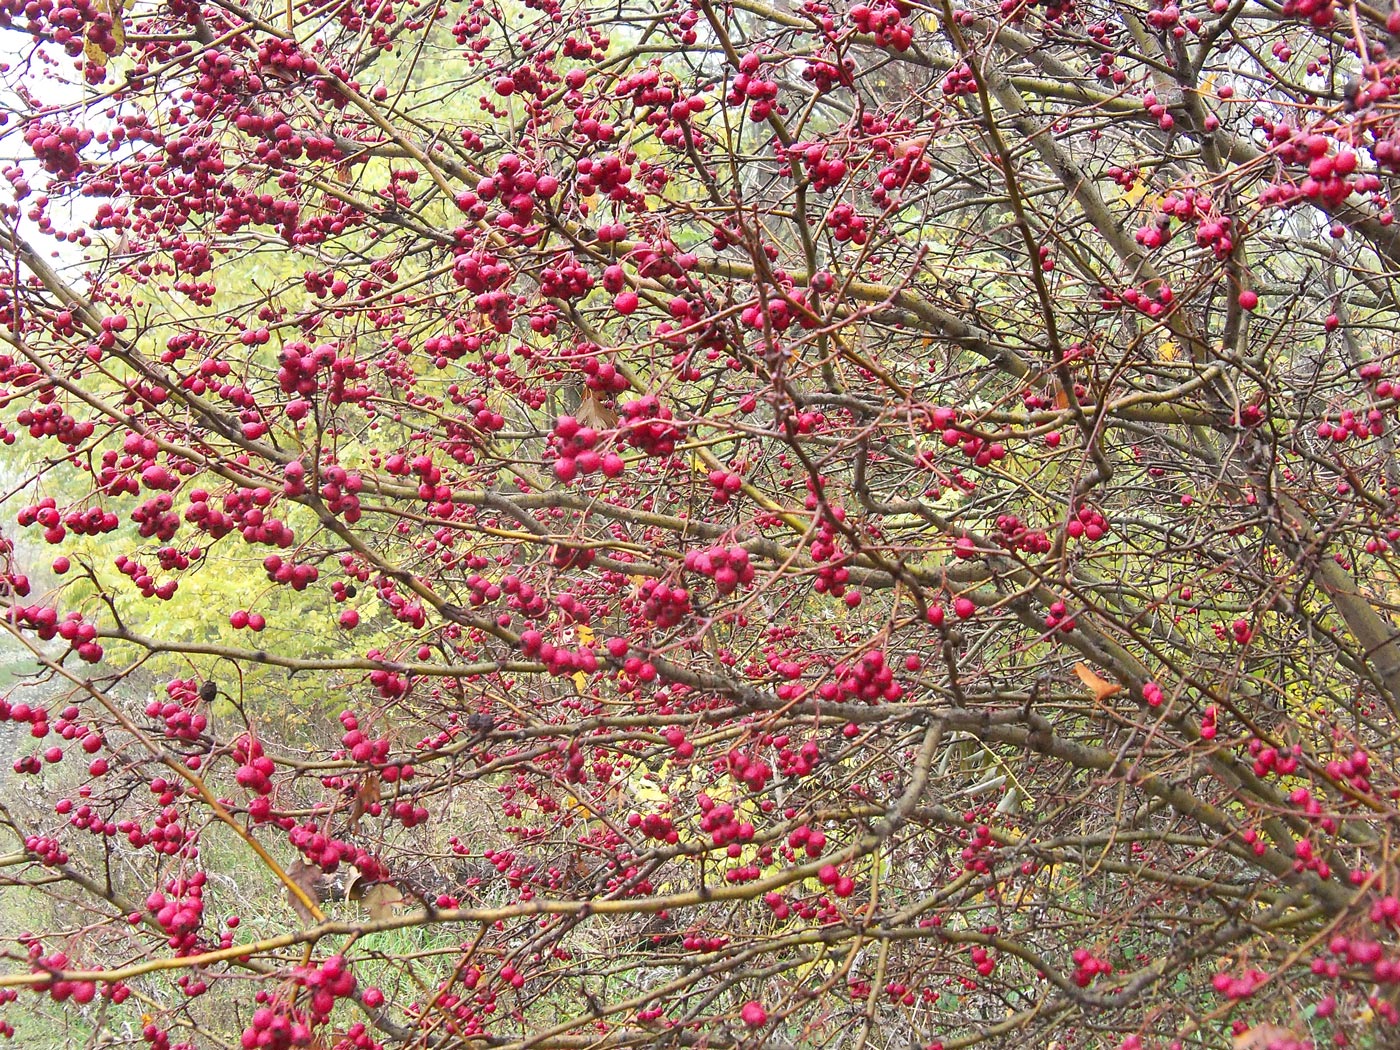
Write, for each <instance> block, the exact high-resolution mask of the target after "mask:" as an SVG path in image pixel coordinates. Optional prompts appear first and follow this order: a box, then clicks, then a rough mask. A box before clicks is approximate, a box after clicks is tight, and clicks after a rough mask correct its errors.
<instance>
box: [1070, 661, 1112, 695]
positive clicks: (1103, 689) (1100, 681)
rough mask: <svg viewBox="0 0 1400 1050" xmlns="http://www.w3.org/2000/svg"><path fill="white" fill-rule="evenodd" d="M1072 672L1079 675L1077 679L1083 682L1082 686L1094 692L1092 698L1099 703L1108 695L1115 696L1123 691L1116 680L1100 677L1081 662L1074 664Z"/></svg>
mask: <svg viewBox="0 0 1400 1050" xmlns="http://www.w3.org/2000/svg"><path fill="white" fill-rule="evenodd" d="M1074 673H1075V674H1076V675H1078V676H1079V680H1080V681H1081V682H1083V683H1084V688H1086V689H1088V690H1089V692H1091V693H1093V694H1094V699H1095V700H1096V701H1098V702H1100V703H1102V702H1103V701H1104V700H1107V699H1108V698H1109V697H1110V696H1117V695H1118V694H1119V693H1121V692H1122V691H1123V687H1122V686H1121V685H1119V684H1118V683H1117V682H1110V681H1109V680H1108V679H1107V678H1100V677H1099V676H1098V675H1096V674H1095V673H1094V672H1093V671H1091V670H1089V668H1087V667H1085V666H1084V665H1083V664H1075V665H1074Z"/></svg>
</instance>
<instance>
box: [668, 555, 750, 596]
mask: <svg viewBox="0 0 1400 1050" xmlns="http://www.w3.org/2000/svg"><path fill="white" fill-rule="evenodd" d="M685 568H686V571H688V572H697V573H700V574H701V575H702V576H709V577H710V578H711V579H713V580H714V581H715V590H717V591H718V592H719V593H720V594H722V595H730V594H733V593H734V592H735V591H737V590H738V589H739V585H740V584H744V585H747V584H750V583H752V582H753V579H754V567H753V566H752V565H751V564H750V563H749V552H748V551H746V550H744V548H743V547H739V546H734V547H711V548H709V549H708V550H701V551H695V550H692V551H687V552H686V555H685Z"/></svg>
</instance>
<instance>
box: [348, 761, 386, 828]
mask: <svg viewBox="0 0 1400 1050" xmlns="http://www.w3.org/2000/svg"><path fill="white" fill-rule="evenodd" d="M379 797H380V796H379V774H378V773H371V774H370V775H369V776H367V777H365V779H364V780H362V781H360V786H359V787H358V788H356V789H355V806H354V808H353V809H352V810H351V811H350V827H351V828H352V829H353V828H354V827H355V825H356V824H358V823H359V822H360V818H361V817H363V816H364V815H365V813H366V811H368V810H369V807H370V806H372V805H374V803H376V802H378V801H379Z"/></svg>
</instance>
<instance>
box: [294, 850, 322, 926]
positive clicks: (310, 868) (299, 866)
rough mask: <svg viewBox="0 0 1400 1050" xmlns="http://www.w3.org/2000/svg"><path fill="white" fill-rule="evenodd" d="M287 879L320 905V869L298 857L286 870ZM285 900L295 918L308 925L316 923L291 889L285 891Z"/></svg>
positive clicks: (314, 918)
mask: <svg viewBox="0 0 1400 1050" xmlns="http://www.w3.org/2000/svg"><path fill="white" fill-rule="evenodd" d="M287 878H289V879H291V880H292V882H293V883H295V884H296V886H297V888H298V889H300V890H301V891H302V892H303V893H305V894H306V895H307V897H309V898H310V899H311V900H313V901H315V902H316V903H317V904H320V903H321V892H320V891H321V869H320V868H318V867H317V866H316V865H314V864H308V863H306V861H304V860H302V859H301V858H300V857H298V858H297V859H296V861H295V862H294V863H293V864H292V866H291V867H290V868H288V869H287ZM287 900H288V901H290V902H291V905H292V910H293V911H294V912H296V913H297V917H298V918H300V919H301V921H302V922H304V923H306V924H307V925H310V924H311V923H313V922H315V921H316V916H315V915H313V914H312V913H311V909H310V908H308V907H307V906H306V905H305V904H303V903H302V901H301V898H300V897H298V896H297V895H296V894H295V893H293V892H292V891H291V889H288V890H287Z"/></svg>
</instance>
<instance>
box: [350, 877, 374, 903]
mask: <svg viewBox="0 0 1400 1050" xmlns="http://www.w3.org/2000/svg"><path fill="white" fill-rule="evenodd" d="M368 888H369V883H368V881H366V879H365V877H364V876H363V875H361V874H360V873H359V872H358V871H352V872H351V873H350V880H349V881H348V882H346V884H345V899H346V900H348V901H357V900H359V899H360V898H362V897H363V896H364V895H365V890H366V889H368Z"/></svg>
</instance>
